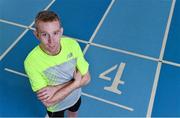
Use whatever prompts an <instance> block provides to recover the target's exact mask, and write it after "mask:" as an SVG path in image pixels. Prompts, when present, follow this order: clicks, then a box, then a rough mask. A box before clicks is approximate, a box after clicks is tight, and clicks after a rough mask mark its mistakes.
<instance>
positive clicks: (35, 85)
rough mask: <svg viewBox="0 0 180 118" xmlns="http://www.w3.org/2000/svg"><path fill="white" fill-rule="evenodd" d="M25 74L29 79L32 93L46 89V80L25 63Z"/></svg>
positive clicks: (35, 69) (34, 68)
mask: <svg viewBox="0 0 180 118" xmlns="http://www.w3.org/2000/svg"><path fill="white" fill-rule="evenodd" d="M24 67H25V71H26V74H27V75H28V77H29V81H30V84H31V87H32V90H33V91H34V92H36V91H38V90H40V89H42V88H44V87H46V86H47V85H48V84H47V80H46V79H45V78H44V77H43V75H42V74H41V73H40V72H39V71H38V70H37V68H36V67H33V65H31V64H29V63H28V62H26V61H25V63H24Z"/></svg>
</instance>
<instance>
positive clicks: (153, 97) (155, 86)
mask: <svg viewBox="0 0 180 118" xmlns="http://www.w3.org/2000/svg"><path fill="white" fill-rule="evenodd" d="M175 3H176V0H173V1H172V5H171V10H170V13H169V17H168V21H167V25H166V31H165V34H164V38H163V44H162V48H161V53H160V56H159V62H158V66H157V69H156V74H155V79H154V84H153V88H152V92H151V98H150V101H149V106H148V111H147V115H146V117H151V114H152V109H153V104H154V99H155V95H156V90H157V86H158V81H159V76H160V71H161V66H162V62H165V61H163V56H164V51H165V47H166V43H167V38H168V33H169V28H170V24H171V19H172V16H173V12H174V7H175ZM166 63H167V61H166ZM171 64H172V63H171Z"/></svg>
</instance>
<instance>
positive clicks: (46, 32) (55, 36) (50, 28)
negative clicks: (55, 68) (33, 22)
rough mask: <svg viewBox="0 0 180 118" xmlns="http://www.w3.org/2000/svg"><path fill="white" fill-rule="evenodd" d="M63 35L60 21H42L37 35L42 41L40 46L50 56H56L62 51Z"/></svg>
mask: <svg viewBox="0 0 180 118" xmlns="http://www.w3.org/2000/svg"><path fill="white" fill-rule="evenodd" d="M62 33H63V28H61V26H60V24H59V21H52V22H43V21H40V22H39V23H38V26H37V31H36V32H35V35H36V36H37V38H38V39H39V40H40V42H41V44H40V45H41V47H43V49H44V51H45V52H46V53H48V54H50V55H55V54H57V53H58V52H59V49H60V37H61V36H62Z"/></svg>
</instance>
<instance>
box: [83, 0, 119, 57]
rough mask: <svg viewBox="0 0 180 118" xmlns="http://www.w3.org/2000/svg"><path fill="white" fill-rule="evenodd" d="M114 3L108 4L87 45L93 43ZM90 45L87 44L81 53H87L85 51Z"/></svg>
mask: <svg viewBox="0 0 180 118" xmlns="http://www.w3.org/2000/svg"><path fill="white" fill-rule="evenodd" d="M114 2H115V0H112V1H111V3H110V5H109V6H108V8H107V10H106V12H105V13H104V15H103V17H102V19H101V21H100V22H99V24H98V26H97V27H96V29H95V31H94V33H93V35H92V36H91V38H90V40H89V43H90V44H91V42H92V41H93V39H94V37H95V36H96V34H97V32H98V31H99V29H100V27H101V25H102V23H103V22H104V20H105V18H106V16H107V14H108V13H109V11H110V10H111V8H112V6H113V4H114ZM90 44H87V45H86V47H85V48H84V50H83V53H84V54H85V53H86V52H87V50H88V48H89V46H90Z"/></svg>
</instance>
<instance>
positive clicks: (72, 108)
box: [68, 97, 81, 112]
mask: <svg viewBox="0 0 180 118" xmlns="http://www.w3.org/2000/svg"><path fill="white" fill-rule="evenodd" d="M80 105H81V97H80V98H79V100H78V101H77V102H76V104H74V105H73V106H72V107H70V108H68V110H69V111H71V112H76V111H78V109H79V107H80Z"/></svg>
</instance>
